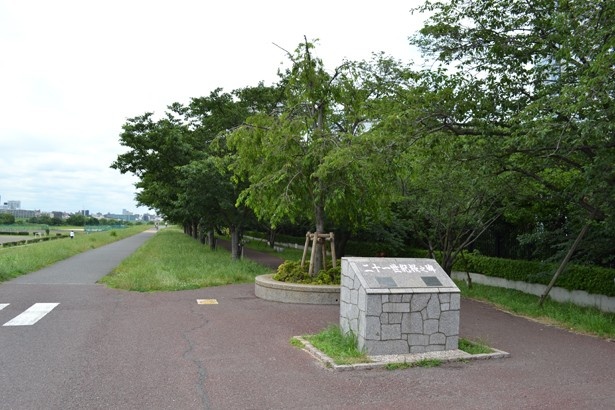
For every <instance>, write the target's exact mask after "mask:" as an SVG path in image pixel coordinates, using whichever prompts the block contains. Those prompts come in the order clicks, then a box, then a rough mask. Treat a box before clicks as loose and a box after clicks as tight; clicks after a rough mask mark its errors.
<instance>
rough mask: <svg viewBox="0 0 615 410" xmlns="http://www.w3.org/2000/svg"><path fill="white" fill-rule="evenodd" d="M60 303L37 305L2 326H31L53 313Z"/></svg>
mask: <svg viewBox="0 0 615 410" xmlns="http://www.w3.org/2000/svg"><path fill="white" fill-rule="evenodd" d="M58 305H59V303H35V304H33V305H32V306H30V307H29V308H28V309H27V310H26V311H25V312H23V313H22V314H21V315H18V316H16V317H14V318H13V319H11V320H9V321H8V322H6V323H5V324H3V325H2V326H30V325H33V324H35V323H36V322H38V321H39V320H41V319H42V318H43V316H45V315H46V314H47V313H49V312H51V311H52V310H53V309H54V308H55V307H56V306H58Z"/></svg>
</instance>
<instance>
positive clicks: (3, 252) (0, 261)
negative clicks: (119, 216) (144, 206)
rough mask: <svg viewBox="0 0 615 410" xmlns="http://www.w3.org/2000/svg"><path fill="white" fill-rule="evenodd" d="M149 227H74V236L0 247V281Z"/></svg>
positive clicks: (35, 269)
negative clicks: (91, 229) (86, 231)
mask: <svg viewBox="0 0 615 410" xmlns="http://www.w3.org/2000/svg"><path fill="white" fill-rule="evenodd" d="M148 228H150V227H149V226H147V225H137V226H132V227H128V228H124V229H117V230H114V231H107V232H98V233H92V234H87V235H86V234H83V233H82V232H79V231H75V239H69V238H61V239H55V240H51V241H45V242H39V243H34V244H30V245H25V246H16V247H10V248H2V249H0V282H3V281H6V280H9V279H12V278H15V277H17V276H20V275H24V274H26V273H30V272H34V271H37V270H39V269H42V268H44V267H45V266H49V265H51V264H54V263H56V262H59V261H61V260H63V259H66V258H69V257H71V256H74V255H77V254H79V253H82V252H85V251H87V250H90V249H94V248H98V247H100V246H103V245H107V244H109V243H111V242H115V241H118V240H120V239H124V238H127V237H129V236H132V235H135V234H137V233H139V232H142V231H144V230H146V229H148Z"/></svg>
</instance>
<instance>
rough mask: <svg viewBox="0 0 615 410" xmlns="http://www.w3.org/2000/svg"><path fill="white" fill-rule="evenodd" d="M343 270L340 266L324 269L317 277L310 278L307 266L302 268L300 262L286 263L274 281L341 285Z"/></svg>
mask: <svg viewBox="0 0 615 410" xmlns="http://www.w3.org/2000/svg"><path fill="white" fill-rule="evenodd" d="M341 277H342V268H341V267H340V266H339V265H338V266H337V267H335V268H329V269H323V270H321V271H320V272H318V275H316V276H314V277H313V276H310V275H309V273H308V268H307V266H304V267H303V268H302V267H301V262H299V261H286V262H284V263H283V264H281V265H280V266H278V270H277V272H276V274H275V275H273V279H274V280H278V281H280V282H291V283H302V284H311V285H339V284H340V283H341Z"/></svg>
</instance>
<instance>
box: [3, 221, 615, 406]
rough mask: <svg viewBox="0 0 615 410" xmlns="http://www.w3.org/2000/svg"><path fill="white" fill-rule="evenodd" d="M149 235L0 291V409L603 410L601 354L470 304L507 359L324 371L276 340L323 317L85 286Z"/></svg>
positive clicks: (333, 310)
mask: <svg viewBox="0 0 615 410" xmlns="http://www.w3.org/2000/svg"><path fill="white" fill-rule="evenodd" d="M152 235H154V233H152V232H146V233H142V234H139V235H137V236H135V237H132V238H128V239H125V240H122V241H120V242H116V243H115V244H112V245H108V246H105V247H103V248H99V249H96V250H92V251H89V252H86V253H84V254H81V255H78V256H76V257H74V258H71V259H69V260H67V261H64V262H60V263H58V264H56V265H54V266H53V267H50V268H46V269H43V270H41V271H39V272H35V273H32V274H29V275H25V276H23V277H21V278H17V279H15V280H13V281H11V282H7V283H3V284H0V309H1V310H0V325H1V326H0V369H1V371H0V409H393V408H395V409H402V408H403V409H415V408H416V409H444V408H455V409H613V408H615V343H613V342H609V341H605V340H601V339H598V338H594V337H589V336H583V335H578V334H574V333H570V332H568V331H566V330H562V329H557V328H554V327H550V326H546V325H543V324H539V323H536V322H532V321H528V320H526V319H523V318H519V317H515V316H511V315H509V314H506V313H503V312H500V311H497V310H495V309H493V308H492V307H489V306H487V305H485V304H482V303H477V302H472V301H468V300H463V301H462V309H461V335H462V336H463V337H468V338H478V339H481V340H483V341H485V342H487V343H489V344H490V345H492V346H494V347H496V348H499V349H502V350H505V351H507V352H509V353H511V357H510V358H508V359H499V360H489V361H472V362H468V363H455V364H447V365H443V366H440V367H437V368H429V369H428V368H411V369H406V370H397V371H387V370H370V371H350V372H333V371H330V370H327V369H325V368H323V367H321V365H319V364H318V363H317V362H316V361H315V360H314V359H313V358H312V357H311V356H310V355H308V354H307V353H306V352H304V351H301V350H299V349H297V348H295V347H293V346H291V345H290V344H289V339H290V338H291V337H292V336H294V335H301V334H307V333H313V332H317V331H319V330H321V329H323V328H324V327H326V326H327V325H328V324H331V323H337V322H338V315H339V308H338V307H336V306H315V305H286V304H280V303H275V302H268V301H264V300H260V299H257V298H256V297H255V296H254V285H252V284H247V285H233V286H222V287H214V288H207V289H202V290H194V291H182V292H161V293H147V294H144V293H134V292H126V291H118V290H112V289H108V288H106V287H105V286H103V285H98V284H96V281H97V280H98V278H100V277H102V276H104V275H105V274H106V273H107V272H109V271H110V270H111V269H112V268H113V266H115V265H116V264H117V263H119V261H120V260H121V259H123V258H124V257H125V256H127V255H129V254H130V253H131V252H133V251H134V250H135V249H136V248H137V247H138V246H140V245H141V244H142V243H143V242H144V241H146V240H147V239H148V238H149V237H151V236H152ZM230 266H232V265H230ZM203 270H204V273H205V274H206V271H207V267H206V266H204V267H203ZM200 299H206V300H208V301H212V300H215V301H216V302H217V304H199V303H197V300H200ZM36 304H40V305H36ZM33 305H34V306H35V307H34V309H33V310H32V311H30V312H29V313H28V314H26V315H24V316H22V319H20V320H21V322H19V321H18V322H17V323H21V324H19V325H16V326H11V325H7V324H8V323H10V322H11V321H12V320H14V319H15V318H17V317H19V316H21V315H22V313H24V312H26V311H27V310H28V309H29V308H31V307H32V306H33ZM32 321H34V323H32V324H28V323H30V322H32Z"/></svg>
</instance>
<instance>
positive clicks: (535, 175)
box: [111, 0, 615, 273]
mask: <svg viewBox="0 0 615 410" xmlns="http://www.w3.org/2000/svg"><path fill="white" fill-rule="evenodd" d="M414 12H428V13H429V15H430V16H431V17H429V18H428V19H427V21H426V25H425V27H424V28H423V29H422V30H421V31H420V32H419V33H418V34H416V35H415V36H414V37H412V38H411V40H410V41H411V43H412V44H414V45H416V46H419V47H420V48H421V50H422V51H423V52H424V53H425V56H426V57H429V58H431V61H432V64H431V65H430V66H429V68H428V69H422V68H417V67H415V66H413V65H412V64H407V63H404V62H400V61H398V60H395V59H393V58H391V57H388V56H385V55H383V54H374V56H373V58H372V59H371V60H370V61H346V62H344V63H343V64H342V65H340V66H339V67H335V68H333V69H327V67H326V66H325V64H324V62H323V61H322V60H320V59H319V58H318V57H317V53H316V44H315V42H311V41H308V39H304V41H303V42H302V43H301V44H299V46H298V47H297V48H296V49H295V50H293V51H287V50H282V51H281V52H283V53H285V54H286V56H287V57H288V63H289V64H288V67H286V68H284V69H282V70H280V71H279V82H278V83H276V84H273V85H265V84H262V83H261V84H258V85H256V86H250V87H246V88H242V89H237V90H233V91H231V92H224V90H222V89H216V90H214V91H212V92H211V93H210V95H209V96H206V97H198V98H193V99H191V101H190V102H189V103H188V104H186V105H182V104H179V103H174V104H172V105H170V106H169V107H168V110H167V111H166V113H165V114H164V115H163V116H162V117H155V116H154V114H153V113H145V114H143V115H140V116H137V117H134V118H131V119H129V120H128V121H127V122H126V123H125V124H124V125H123V132H122V134H121V135H120V142H121V144H122V145H123V146H125V147H127V148H128V150H127V152H125V153H123V154H121V155H119V156H118V157H117V159H116V161H115V162H114V163H113V164H112V165H111V166H112V167H113V168H115V169H117V170H119V171H120V172H122V173H132V174H134V175H136V176H138V177H139V182H138V183H137V188H138V192H137V194H136V199H137V200H138V202H139V203H140V204H142V205H145V206H148V207H150V208H153V209H156V210H157V211H158V213H159V214H161V215H164V216H165V218H166V219H167V220H169V221H171V222H175V223H179V224H182V225H183V226H184V228H185V230H186V232H187V233H189V234H191V235H193V236H195V237H199V236H201V237H202V238H203V239H204V240H205V238H207V237H209V238H210V243H213V240H212V238H213V233H214V232H215V231H216V230H217V229H221V228H227V229H228V230H229V232H230V234H231V239H232V245H233V246H232V249H233V253H232V255H233V257H234V258H236V257H237V256H238V249H239V243H240V242H239V241H240V236H241V232H242V230H243V229H245V227H246V226H254V225H255V224H256V223H257V222H258V223H259V224H261V226H264V227H266V228H267V229H268V230H269V231H270V232H275V231H276V229H277V228H279V227H280V226H283V225H293V224H305V225H307V226H309V227H310V228H311V229H312V230H313V231H316V232H319V233H324V232H329V231H335V232H336V239H337V240H338V245H340V247H341V248H342V249H340V251H338V255H339V254H340V252H341V253H342V254H343V245H344V243H345V241H346V240H347V239H348V238H349V237H351V236H352V235H355V234H357V233H362V234H364V235H365V234H366V233H370V235H372V238H374V239H376V240H378V238H381V237H389V238H390V237H394V238H396V239H397V240H398V241H401V242H408V241H412V243H413V244H417V245H421V246H424V247H426V248H428V249H429V250H430V251H432V252H433V253H434V255H435V254H436V253H437V254H438V255H441V256H440V257H439V258H440V263H441V265H442V266H443V268H444V269H445V270H446V271H447V272H449V273H450V271H451V269H452V264H453V262H454V261H455V259H456V258H457V257H458V256H459V254H460V252H462V251H463V250H465V249H468V248H471V247H472V246H473V245H474V244H475V241H476V240H477V239H478V238H480V237H481V235H482V234H483V233H484V232H486V231H492V230H494V229H496V227H501V226H504V225H506V226H512V227H514V228H515V229H514V230H515V232H516V233H517V234H516V235H515V239H516V240H518V241H520V242H521V243H522V244H524V245H525V246H527V247H528V249H531V250H532V251H534V252H535V253H536V256H537V257H540V258H546V257H551V256H557V255H561V256H562V257H563V255H564V254H567V258H566V259H565V262H567V261H568V260H569V259H570V257H571V256H572V255H573V254H574V255H576V257H577V258H578V259H581V260H583V261H585V262H588V263H596V264H602V265H606V266H608V265H613V264H614V263H615V220H614V219H613V218H614V215H615V168H614V165H613V164H615V132H614V131H615V104H614V102H615V81H613V78H615V57H614V55H615V53H614V50H615V35H614V32H615V31H614V30H615V6H614V4H613V2H611V1H607V0H590V1H587V2H573V1H571V2H568V1H561V0H560V1H551V0H523V1H521V0H519V1H516V0H512V1H510V0H509V1H506V2H504V1H497V0H496V1H492V2H484V1H478V2H474V1H472V2H468V1H466V0H451V1H449V2H447V3H446V4H444V3H440V2H431V1H427V2H426V3H425V4H424V5H423V6H421V7H419V8H417V9H415V10H414ZM368 236H369V235H368ZM316 255H317V258H318V257H321V255H322V254H321V253H320V252H316ZM320 266H321V261H320V260H318V259H317V260H316V261H315V266H314V268H315V269H314V271H315V272H318V269H319V267H320Z"/></svg>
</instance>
